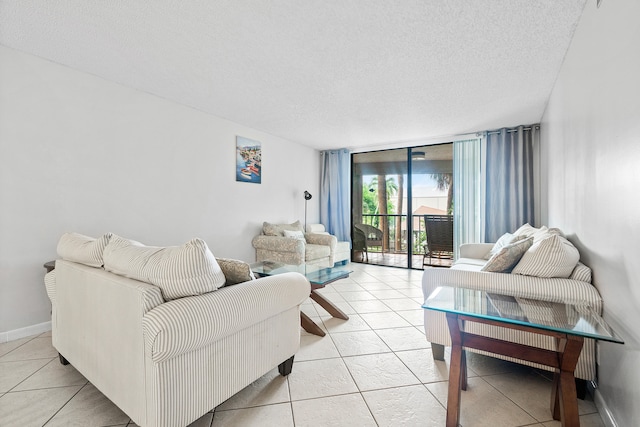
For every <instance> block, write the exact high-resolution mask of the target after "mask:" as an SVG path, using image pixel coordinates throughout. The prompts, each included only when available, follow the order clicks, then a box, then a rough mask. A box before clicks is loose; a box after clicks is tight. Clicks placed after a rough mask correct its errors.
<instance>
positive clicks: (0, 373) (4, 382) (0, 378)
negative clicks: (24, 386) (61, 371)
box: [0, 359, 49, 392]
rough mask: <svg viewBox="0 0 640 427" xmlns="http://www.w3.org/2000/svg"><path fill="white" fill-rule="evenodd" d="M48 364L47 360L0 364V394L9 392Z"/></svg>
mask: <svg viewBox="0 0 640 427" xmlns="http://www.w3.org/2000/svg"><path fill="white" fill-rule="evenodd" d="M48 362H49V361H48V360H47V359H36V360H21V361H16V362H0V392H6V391H10V390H11V389H12V388H14V387H15V386H17V385H18V384H20V383H21V382H22V381H24V380H25V379H26V378H28V377H29V376H31V375H32V374H34V373H35V372H36V371H38V370H39V369H41V368H42V367H43V366H45V365H46V364H47V363H48Z"/></svg>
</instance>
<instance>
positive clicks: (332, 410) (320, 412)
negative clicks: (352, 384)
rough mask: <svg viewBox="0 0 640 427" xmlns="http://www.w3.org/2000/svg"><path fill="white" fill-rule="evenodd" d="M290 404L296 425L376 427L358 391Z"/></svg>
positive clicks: (301, 426) (312, 426) (305, 426)
mask: <svg viewBox="0 0 640 427" xmlns="http://www.w3.org/2000/svg"><path fill="white" fill-rule="evenodd" d="M292 406H293V416H294V418H295V421H296V427H319V426H322V427H345V426H358V427H377V424H376V422H375V420H374V419H373V416H372V415H371V412H370V411H369V408H368V407H367V405H366V403H365V401H364V399H363V398H362V395H361V394H360V393H357V394H349V395H343V396H334V397H325V398H320V399H310V400H302V401H298V402H293V403H292Z"/></svg>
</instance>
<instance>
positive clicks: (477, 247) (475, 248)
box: [460, 243, 493, 259]
mask: <svg viewBox="0 0 640 427" xmlns="http://www.w3.org/2000/svg"><path fill="white" fill-rule="evenodd" d="M491 249H493V243H463V244H462V245H460V258H475V259H484V257H485V256H486V255H487V254H488V253H489V252H490V251H491Z"/></svg>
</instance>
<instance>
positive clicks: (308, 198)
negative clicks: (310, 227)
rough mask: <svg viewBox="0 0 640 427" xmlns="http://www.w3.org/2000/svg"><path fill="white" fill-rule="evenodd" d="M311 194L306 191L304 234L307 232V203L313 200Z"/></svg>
mask: <svg viewBox="0 0 640 427" xmlns="http://www.w3.org/2000/svg"><path fill="white" fill-rule="evenodd" d="M311 197H313V196H311V193H309V192H308V191H307V190H304V232H305V233H306V232H307V202H308V201H309V200H311Z"/></svg>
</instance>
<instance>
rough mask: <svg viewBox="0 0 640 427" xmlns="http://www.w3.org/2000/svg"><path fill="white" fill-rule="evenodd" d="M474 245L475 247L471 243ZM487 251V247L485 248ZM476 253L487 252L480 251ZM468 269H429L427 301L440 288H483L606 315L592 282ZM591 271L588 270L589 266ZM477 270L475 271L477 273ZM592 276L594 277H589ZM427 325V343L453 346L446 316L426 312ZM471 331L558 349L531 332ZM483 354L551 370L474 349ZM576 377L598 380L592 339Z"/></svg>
mask: <svg viewBox="0 0 640 427" xmlns="http://www.w3.org/2000/svg"><path fill="white" fill-rule="evenodd" d="M471 246H473V244H471ZM482 247H483V248H486V247H487V245H486V244H484V246H482ZM473 251H474V249H473V248H469V247H468V248H466V253H467V254H468V253H473ZM475 253H484V251H483V250H481V249H480V248H478V249H475ZM461 267H464V269H458V268H457V265H454V266H453V267H452V268H451V269H442V268H428V269H426V270H425V271H424V274H423V277H422V290H423V293H424V296H425V298H426V297H427V296H428V295H430V294H431V292H433V290H435V288H437V287H438V286H460V287H465V288H470V289H479V290H484V291H489V292H495V293H499V294H504V295H510V296H514V297H518V298H529V299H537V300H542V301H549V302H550V303H554V302H556V303H562V302H565V303H573V304H586V305H589V306H590V307H591V308H593V309H594V310H595V311H596V312H597V313H599V314H601V313H602V299H601V297H600V294H599V293H598V291H597V290H596V288H595V287H594V286H592V285H591V284H590V283H587V282H583V281H579V280H573V279H563V278H543V277H532V276H522V275H516V274H507V273H490V272H483V271H478V270H479V269H480V268H481V267H480V266H477V265H473V264H471V263H465V264H464V265H461ZM585 268H587V269H588V267H586V266H585ZM473 269H475V271H474V270H473ZM589 276H590V275H589ZM424 325H425V334H426V338H427V341H429V342H431V343H435V344H441V345H445V346H450V345H451V337H450V335H449V327H448V325H447V320H446V315H445V314H444V313H442V312H438V311H434V310H424ZM468 330H469V331H470V332H472V333H477V334H480V335H486V336H490V337H494V338H499V339H504V340H508V341H513V342H517V343H521V344H526V345H531V346H538V347H542V348H547V349H551V350H555V346H556V343H555V340H554V339H552V338H550V337H545V336H542V335H537V334H531V333H528V332H521V331H515V330H512V329H507V328H498V327H494V326H490V325H482V324H478V323H470V324H469V325H468ZM470 351H474V352H478V353H482V354H489V355H491V356H494V357H499V358H501V359H506V360H511V361H516V362H519V363H524V364H526V365H529V366H535V367H537V368H540V369H546V370H550V368H549V367H546V366H542V365H538V364H534V363H531V362H526V361H522V360H516V359H513V358H509V357H506V356H502V355H496V354H491V353H486V352H482V351H476V350H470ZM575 375H576V377H577V378H583V379H585V380H592V379H594V378H595V344H594V341H593V340H592V339H585V340H584V347H583V349H582V353H581V355H580V358H579V359H578V365H577V367H576V371H575Z"/></svg>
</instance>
